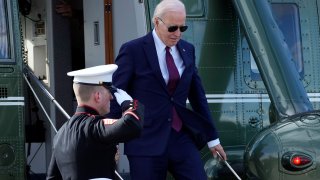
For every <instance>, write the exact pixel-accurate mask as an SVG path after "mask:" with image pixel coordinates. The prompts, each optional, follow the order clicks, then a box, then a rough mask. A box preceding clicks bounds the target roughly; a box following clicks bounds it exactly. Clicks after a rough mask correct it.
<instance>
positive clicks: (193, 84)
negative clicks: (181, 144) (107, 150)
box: [109, 32, 218, 156]
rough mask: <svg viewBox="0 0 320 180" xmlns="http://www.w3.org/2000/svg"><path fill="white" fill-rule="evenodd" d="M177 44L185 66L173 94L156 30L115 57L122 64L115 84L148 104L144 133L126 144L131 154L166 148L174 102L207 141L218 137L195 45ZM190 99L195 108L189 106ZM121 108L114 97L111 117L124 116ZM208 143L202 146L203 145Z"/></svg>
mask: <svg viewBox="0 0 320 180" xmlns="http://www.w3.org/2000/svg"><path fill="white" fill-rule="evenodd" d="M177 48H178V50H179V52H180V55H181V57H182V59H183V63H184V65H185V70H184V72H183V74H182V75H181V79H180V81H179V83H178V85H177V88H176V90H175V92H174V94H173V95H172V96H171V95H170V94H169V92H168V90H167V87H166V83H165V81H164V79H163V77H162V74H161V70H160V66H159V62H158V56H157V52H156V47H155V43H154V40H153V36H152V32H150V33H148V34H147V35H146V36H143V37H141V38H138V39H135V40H132V41H130V42H127V43H125V44H123V45H122V47H121V48H120V51H119V55H118V56H117V58H116V61H115V63H116V64H117V65H118V66H119V67H118V69H117V71H116V72H115V73H114V75H113V84H114V85H115V86H116V87H117V88H120V89H123V90H125V91H127V92H128V94H129V95H131V96H132V98H134V99H138V100H139V101H140V102H141V103H142V104H144V105H145V111H144V112H145V115H144V117H145V119H144V128H143V130H142V135H141V137H140V138H137V139H134V140H132V141H130V142H128V143H126V144H125V154H127V155H136V156H140V155H142V156H152V155H159V154H161V153H163V152H164V151H165V148H166V144H167V141H168V138H169V135H170V132H171V121H170V120H171V113H172V106H176V110H177V112H178V114H179V115H180V117H181V119H182V121H183V124H184V125H188V126H189V127H192V129H193V130H195V131H198V132H201V137H202V140H204V143H206V142H208V141H210V140H214V139H217V138H218V135H217V131H216V129H215V127H214V124H213V122H212V118H211V115H210V111H209V107H208V104H207V99H206V97H205V92H204V89H203V86H202V84H201V80H200V77H199V75H198V72H197V68H196V66H195V49H194V46H193V45H192V44H190V43H188V42H186V41H184V40H180V41H179V42H178V44H177ZM187 99H188V100H189V102H190V104H191V106H192V109H193V111H190V110H188V109H187V108H186V101H187ZM120 112H121V111H120V109H119V107H118V106H117V103H116V102H115V100H114V101H113V102H112V105H111V113H110V114H109V117H117V116H120V114H118V115H116V114H117V113H120ZM204 143H201V145H200V146H202V147H203V146H204Z"/></svg>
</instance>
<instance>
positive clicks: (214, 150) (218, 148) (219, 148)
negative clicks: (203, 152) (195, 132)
mask: <svg viewBox="0 0 320 180" xmlns="http://www.w3.org/2000/svg"><path fill="white" fill-rule="evenodd" d="M210 151H211V152H212V155H213V156H214V157H217V152H219V154H220V155H221V156H222V157H223V159H224V160H225V161H226V160H227V155H226V153H225V152H224V150H223V147H222V146H221V144H218V145H216V146H214V147H212V148H210Z"/></svg>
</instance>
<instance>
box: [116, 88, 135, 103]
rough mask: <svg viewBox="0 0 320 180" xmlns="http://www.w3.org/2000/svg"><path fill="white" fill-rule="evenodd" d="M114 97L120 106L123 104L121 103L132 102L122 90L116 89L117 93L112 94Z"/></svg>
mask: <svg viewBox="0 0 320 180" xmlns="http://www.w3.org/2000/svg"><path fill="white" fill-rule="evenodd" d="M114 96H115V97H116V100H117V102H118V104H119V105H120V106H121V104H122V103H123V101H126V100H129V101H131V100H132V97H131V96H130V95H129V94H128V93H127V92H125V91H124V90H122V89H117V92H115V93H114Z"/></svg>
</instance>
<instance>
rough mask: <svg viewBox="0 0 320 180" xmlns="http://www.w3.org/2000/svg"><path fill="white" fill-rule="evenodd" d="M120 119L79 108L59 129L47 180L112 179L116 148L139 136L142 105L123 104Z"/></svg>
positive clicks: (134, 103)
mask: <svg viewBox="0 0 320 180" xmlns="http://www.w3.org/2000/svg"><path fill="white" fill-rule="evenodd" d="M122 109H123V110H124V113H123V116H122V117H121V118H120V119H117V120H114V119H105V117H103V116H100V115H98V112H97V111H96V110H95V109H93V108H91V107H88V106H80V107H78V108H77V110H76V113H75V114H74V115H73V116H72V117H71V119H70V120H68V121H67V122H66V123H65V124H64V125H63V126H62V127H61V129H59V131H58V133H57V134H56V136H55V138H54V142H53V153H52V158H51V162H50V165H49V168H48V174H47V179H48V180H49V179H50V180H51V179H63V180H82V179H83V180H88V179H91V178H110V179H114V178H115V166H116V163H115V154H116V151H117V147H116V145H117V144H118V143H120V142H125V141H128V140H131V139H133V138H135V137H138V136H139V135H140V131H141V130H142V122H143V105H141V104H140V103H138V101H135V100H134V101H124V102H123V103H122Z"/></svg>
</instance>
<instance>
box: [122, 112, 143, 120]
mask: <svg viewBox="0 0 320 180" xmlns="http://www.w3.org/2000/svg"><path fill="white" fill-rule="evenodd" d="M127 114H130V115H132V116H134V117H135V118H136V119H137V120H140V118H139V117H138V116H137V115H136V114H135V113H133V112H131V111H126V112H125V113H124V115H127Z"/></svg>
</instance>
